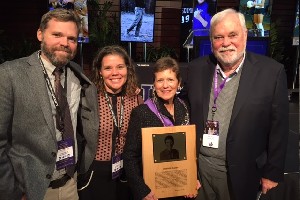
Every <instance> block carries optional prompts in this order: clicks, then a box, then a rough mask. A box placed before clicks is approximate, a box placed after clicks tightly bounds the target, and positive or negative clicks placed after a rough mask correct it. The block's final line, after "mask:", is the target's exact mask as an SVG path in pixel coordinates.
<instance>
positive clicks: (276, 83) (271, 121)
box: [185, 52, 289, 200]
mask: <svg viewBox="0 0 300 200" xmlns="http://www.w3.org/2000/svg"><path fill="white" fill-rule="evenodd" d="M216 64H217V61H216V58H215V57H214V56H213V55H210V56H207V57H202V58H197V59H195V60H193V61H192V62H190V63H189V67H188V80H187V83H186V88H185V91H186V92H187V94H188V98H189V102H190V106H191V124H196V131H197V146H198V149H197V150H198V151H199V147H200V144H201V138H202V134H203V130H204V125H205V121H206V120H207V116H208V109H209V108H208V105H209V98H210V90H211V84H212V81H213V74H214V70H215V67H216ZM288 109H289V108H288V89H287V80H286V73H285V70H284V66H283V65H281V64H280V63H278V62H276V61H275V60H272V59H270V58H268V57H265V56H261V55H257V54H253V53H250V52H247V53H246V58H245V62H244V65H243V69H242V74H241V78H240V82H239V88H238V92H237V96H236V99H235V102H234V106H233V110H232V117H231V121H230V125H229V129H228V136H227V141H226V157H227V163H228V172H229V176H230V181H231V184H230V185H231V187H232V189H233V194H234V196H235V198H236V200H246V199H249V200H250V199H251V200H253V199H255V195H256V192H257V190H258V187H259V180H260V178H261V177H264V178H268V179H270V180H273V181H276V182H278V181H282V179H283V175H284V171H283V169H284V160H285V159H284V157H285V152H286V146H287V138H288ZM198 153H199V152H198ZM199 167H201V166H199Z"/></svg>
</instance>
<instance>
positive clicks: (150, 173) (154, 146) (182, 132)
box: [142, 125, 197, 198]
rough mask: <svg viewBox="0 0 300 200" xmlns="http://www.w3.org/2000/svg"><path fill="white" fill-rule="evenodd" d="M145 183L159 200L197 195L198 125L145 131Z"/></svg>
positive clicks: (143, 144) (146, 129)
mask: <svg viewBox="0 0 300 200" xmlns="http://www.w3.org/2000/svg"><path fill="white" fill-rule="evenodd" d="M142 154H143V156H142V159H143V176H144V180H145V183H146V184H147V185H148V186H149V187H150V188H151V191H153V192H154V193H155V195H156V197H157V198H166V197H176V196H184V195H187V194H196V193H197V190H196V189H195V184H196V182H197V164H196V129H195V125H184V126H172V127H152V128H142Z"/></svg>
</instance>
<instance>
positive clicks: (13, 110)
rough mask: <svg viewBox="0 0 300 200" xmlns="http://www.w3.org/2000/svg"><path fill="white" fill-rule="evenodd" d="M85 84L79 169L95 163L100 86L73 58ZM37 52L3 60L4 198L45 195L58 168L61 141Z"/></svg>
mask: <svg viewBox="0 0 300 200" xmlns="http://www.w3.org/2000/svg"><path fill="white" fill-rule="evenodd" d="M69 67H70V68H71V69H72V70H73V71H74V73H75V75H76V76H77V77H78V78H79V80H80V82H81V85H82V94H81V101H80V105H79V112H78V124H79V125H78V130H79V131H81V132H78V136H77V138H78V141H79V142H80V143H79V151H80V152H79V155H80V157H78V162H79V163H80V167H79V170H80V171H85V170H87V168H88V167H89V165H90V164H91V162H92V160H93V158H94V156H95V154H96V147H97V140H98V131H97V130H98V110H97V108H98V106H97V92H96V87H95V86H94V85H93V84H92V83H91V82H90V81H89V80H88V78H87V77H86V76H84V74H83V73H82V72H81V68H80V66H79V65H77V64H75V63H74V62H71V63H70V65H69ZM50 101H51V100H50V98H49V95H48V90H47V86H46V82H45V79H44V75H43V72H42V67H41V64H40V61H39V60H38V56H37V53H36V52H35V53H33V54H32V55H31V56H29V57H26V58H21V59H17V60H14V61H10V62H6V63H4V64H2V65H0V199H1V200H6V199H7V200H12V199H21V195H22V193H25V194H26V197H27V199H28V200H41V199H43V197H44V195H45V192H46V190H47V188H48V185H49V183H50V179H51V175H52V173H53V171H54V166H55V160H56V153H57V141H56V137H55V127H54V120H53V117H52V110H51V105H50Z"/></svg>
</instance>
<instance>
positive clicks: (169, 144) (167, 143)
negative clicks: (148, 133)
mask: <svg viewBox="0 0 300 200" xmlns="http://www.w3.org/2000/svg"><path fill="white" fill-rule="evenodd" d="M152 139H153V155H154V162H156V163H159V162H170V161H174V160H186V134H185V133H184V132H179V133H165V134H153V135H152Z"/></svg>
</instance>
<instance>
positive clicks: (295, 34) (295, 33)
mask: <svg viewBox="0 0 300 200" xmlns="http://www.w3.org/2000/svg"><path fill="white" fill-rule="evenodd" d="M293 45H299V0H298V2H297V7H296V13H295V26H294V31H293Z"/></svg>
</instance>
